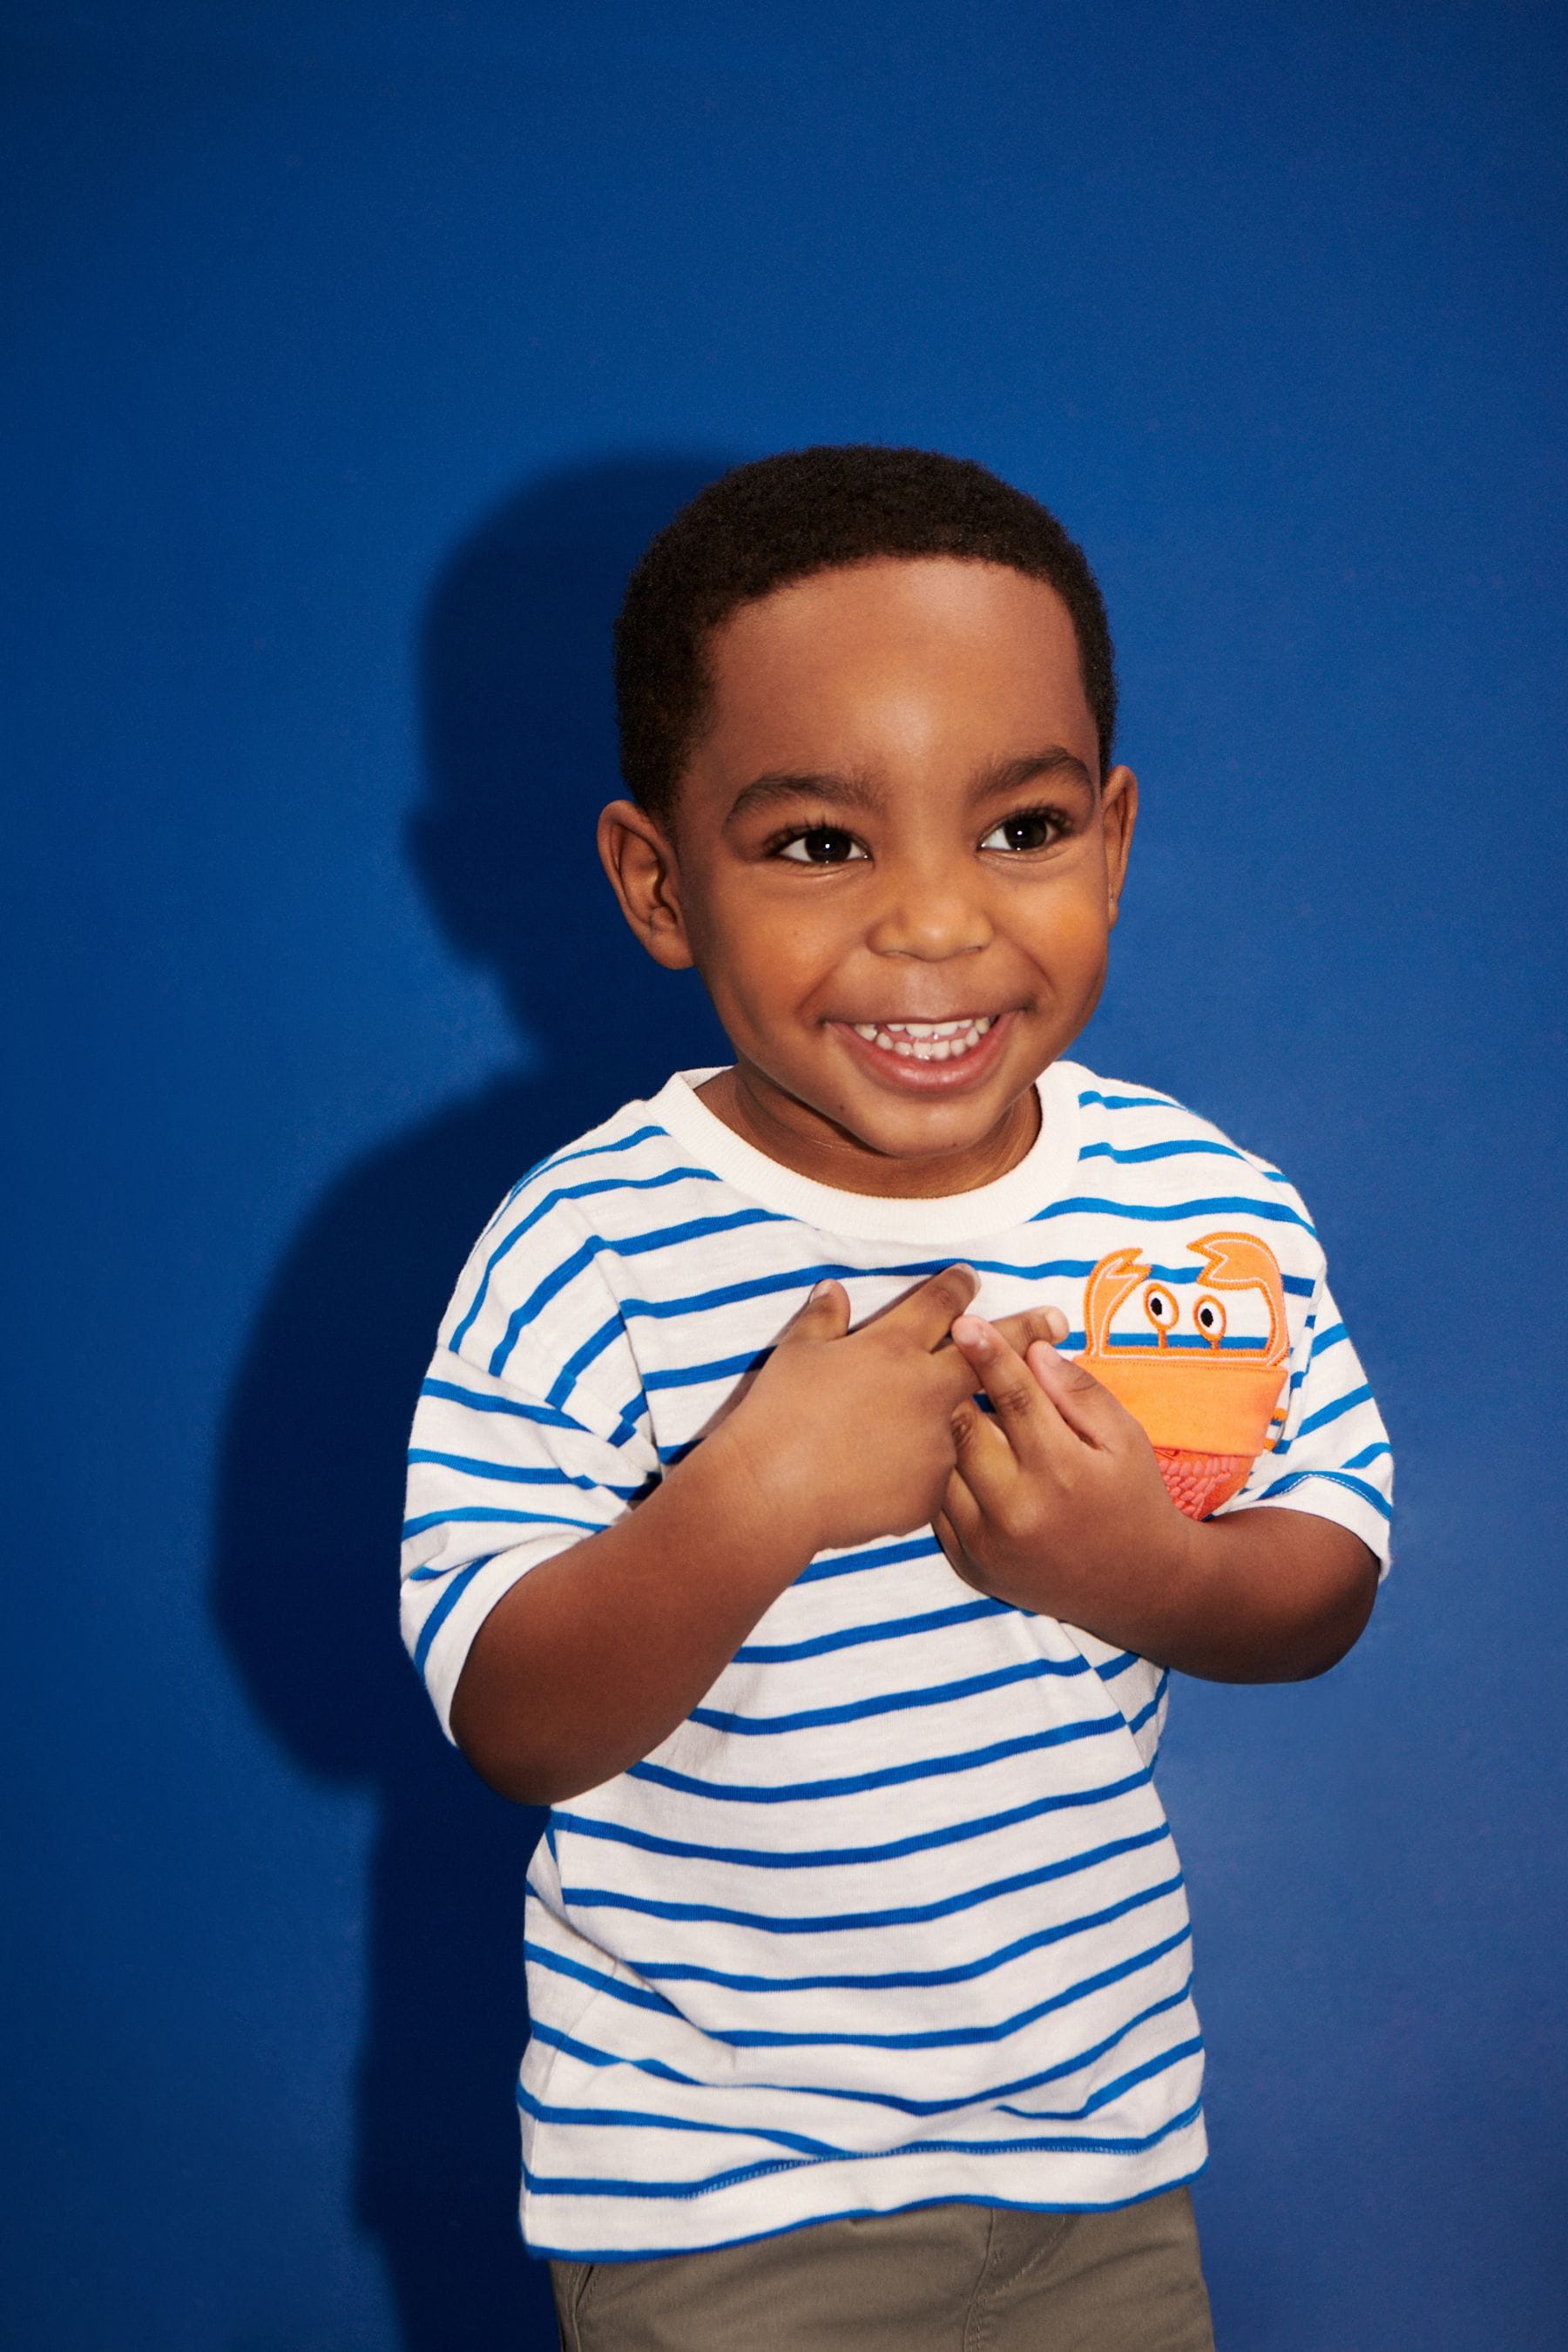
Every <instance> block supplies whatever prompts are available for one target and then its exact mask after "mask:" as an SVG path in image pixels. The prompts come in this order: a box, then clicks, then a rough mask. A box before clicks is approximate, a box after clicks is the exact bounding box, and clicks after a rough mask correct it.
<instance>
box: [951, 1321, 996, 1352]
mask: <svg viewBox="0 0 1568 2352" xmlns="http://www.w3.org/2000/svg"><path fill="white" fill-rule="evenodd" d="M952 1336H953V1338H954V1339H956V1340H957V1341H958V1344H959V1346H960V1347H961V1348H983V1347H984V1344H985V1342H986V1340H987V1339H989V1338H990V1336H991V1326H990V1325H989V1324H988V1323H986V1322H984V1320H983V1319H982V1318H981V1317H980V1316H978V1315H960V1316H957V1317H955V1318H954V1320H953V1326H952Z"/></svg>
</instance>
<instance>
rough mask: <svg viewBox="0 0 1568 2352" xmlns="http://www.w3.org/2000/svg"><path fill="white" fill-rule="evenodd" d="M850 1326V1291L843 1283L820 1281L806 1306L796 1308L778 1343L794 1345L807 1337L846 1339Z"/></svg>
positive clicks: (788, 1345) (781, 1345)
mask: <svg viewBox="0 0 1568 2352" xmlns="http://www.w3.org/2000/svg"><path fill="white" fill-rule="evenodd" d="M848 1328H849V1293H848V1292H847V1290H846V1289H845V1287H844V1285H843V1284H842V1283H841V1282H835V1281H833V1280H832V1279H831V1278H829V1279H828V1280H827V1281H826V1282H819V1283H818V1284H817V1286H816V1289H815V1290H814V1291H813V1292H812V1293H811V1296H810V1297H808V1298H807V1300H806V1302H805V1306H804V1307H799V1308H797V1309H796V1311H795V1314H794V1315H792V1316H791V1318H790V1319H789V1321H788V1322H787V1323H786V1324H785V1325H784V1329H783V1330H782V1331H781V1332H780V1334H779V1338H778V1345H779V1346H780V1347H781V1348H788V1347H793V1346H794V1345H795V1343H796V1342H797V1341H799V1340H803V1339H843V1337H844V1334H845V1333H846V1332H847V1330H848Z"/></svg>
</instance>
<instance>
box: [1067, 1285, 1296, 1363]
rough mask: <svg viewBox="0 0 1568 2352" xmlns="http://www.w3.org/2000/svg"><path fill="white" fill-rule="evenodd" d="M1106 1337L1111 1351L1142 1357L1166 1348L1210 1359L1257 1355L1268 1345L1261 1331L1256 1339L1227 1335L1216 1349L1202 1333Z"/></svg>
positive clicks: (1114, 1334)
mask: <svg viewBox="0 0 1568 2352" xmlns="http://www.w3.org/2000/svg"><path fill="white" fill-rule="evenodd" d="M1200 1279H1201V1277H1200ZM1107 1336H1108V1338H1109V1339H1110V1345H1111V1346H1112V1347H1113V1348H1133V1349H1142V1350H1143V1351H1144V1353H1145V1354H1154V1353H1156V1352H1158V1353H1163V1352H1164V1351H1165V1350H1166V1349H1176V1348H1185V1349H1192V1350H1195V1351H1197V1352H1199V1353H1201V1354H1204V1355H1209V1356H1212V1355H1215V1354H1225V1355H1243V1356H1246V1355H1257V1354H1258V1353H1259V1352H1260V1350H1261V1349H1265V1348H1267V1347H1268V1337H1267V1335H1266V1334H1265V1333H1262V1332H1259V1333H1258V1336H1257V1337H1256V1338H1255V1339H1247V1338H1244V1337H1240V1336H1238V1337H1237V1338H1235V1339H1232V1338H1231V1337H1230V1336H1229V1335H1228V1334H1227V1335H1226V1337H1224V1338H1223V1339H1221V1340H1220V1343H1219V1347H1218V1349H1216V1348H1215V1343H1214V1341H1213V1340H1212V1339H1205V1337H1204V1335H1203V1333H1202V1332H1201V1331H1168V1332H1166V1334H1165V1336H1164V1337H1163V1339H1156V1338H1155V1337H1154V1335H1153V1333H1152V1332H1148V1333H1145V1332H1142V1331H1112V1332H1110V1333H1109V1334H1108V1335H1107Z"/></svg>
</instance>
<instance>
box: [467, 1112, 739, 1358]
mask: <svg viewBox="0 0 1568 2352" xmlns="http://www.w3.org/2000/svg"><path fill="white" fill-rule="evenodd" d="M694 1075H695V1074H694ZM681 1083H682V1082H681V1081H680V1080H678V1079H674V1078H672V1079H671V1080H670V1081H669V1082H668V1085H667V1086H665V1087H663V1088H661V1089H660V1090H659V1092H658V1094H657V1095H655V1096H653V1097H649V1098H647V1099H644V1098H642V1097H637V1098H635V1099H634V1100H632V1101H630V1102H627V1103H623V1104H622V1106H621V1108H620V1109H619V1110H616V1111H614V1112H612V1113H611V1115H610V1117H609V1118H606V1119H603V1120H601V1122H600V1123H599V1125H598V1126H597V1127H594V1128H590V1129H587V1130H586V1132H585V1133H584V1134H582V1135H579V1136H575V1137H574V1138H573V1139H571V1140H570V1141H568V1142H565V1143H563V1144H562V1145H561V1146H560V1148H559V1149H558V1150H554V1151H552V1152H551V1153H550V1154H549V1156H548V1157H547V1158H546V1159H544V1160H539V1161H538V1162H537V1163H536V1164H535V1166H533V1167H532V1168H531V1169H529V1170H528V1171H527V1172H526V1174H524V1175H522V1176H521V1177H519V1179H518V1181H517V1182H516V1183H515V1184H513V1185H512V1187H511V1189H510V1192H507V1194H506V1195H505V1197H504V1199H503V1200H502V1201H501V1202H500V1206H499V1207H498V1208H497V1210H496V1212H495V1213H494V1215H493V1216H492V1217H491V1218H490V1220H489V1223H488V1224H487V1225H486V1226H485V1228H484V1230H483V1232H482V1233H481V1234H479V1239H478V1241H477V1242H476V1243H475V1244H474V1246H473V1249H472V1251H471V1252H470V1254H469V1257H468V1264H467V1265H466V1266H465V1268H464V1270H463V1273H462V1275H461V1276H460V1277H459V1279H458V1286H457V1289H456V1291H455V1292H454V1294H453V1297H452V1300H451V1304H450V1306H449V1307H448V1308H447V1315H446V1318H445V1320H444V1322H443V1324H442V1328H441V1344H442V1346H443V1347H445V1348H447V1349H450V1350H452V1351H454V1352H457V1353H460V1354H462V1355H463V1356H465V1357H467V1358H468V1359H470V1360H474V1361H476V1362H479V1363H481V1364H482V1365H483V1366H485V1367H486V1368H487V1369H488V1370H490V1371H491V1372H494V1373H499V1372H500V1370H502V1368H503V1365H505V1364H507V1363H508V1362H509V1361H510V1360H511V1358H512V1356H513V1352H514V1350H515V1349H516V1348H517V1345H518V1342H519V1340H520V1339H521V1338H522V1336H523V1335H524V1333H525V1332H526V1331H528V1330H529V1328H530V1327H532V1326H535V1325H536V1324H537V1323H538V1321H539V1318H541V1316H542V1315H543V1314H544V1312H545V1310H546V1309H549V1310H550V1316H551V1320H552V1322H553V1323H556V1324H562V1323H564V1325H565V1326H567V1327H570V1326H572V1325H573V1324H574V1323H575V1322H582V1321H583V1320H584V1318H589V1319H588V1322H587V1324H585V1326H584V1328H585V1329H587V1328H593V1325H594V1318H601V1319H602V1318H603V1317H604V1316H605V1314H607V1313H611V1312H613V1309H614V1302H613V1300H612V1298H611V1297H610V1293H609V1291H608V1290H607V1288H606V1286H605V1283H604V1279H603V1275H602V1271H601V1269H600V1267H599V1265H598V1263H597V1261H598V1259H599V1257H600V1255H601V1254H602V1253H604V1252H605V1251H606V1250H611V1251H614V1250H616V1249H620V1250H626V1249H627V1248H630V1249H633V1250H636V1249H638V1248H642V1247H646V1246H647V1244H648V1240H649V1237H650V1236H657V1235H658V1234H668V1233H670V1232H675V1233H679V1232H682V1231H684V1230H685V1229H686V1228H688V1227H689V1226H690V1225H691V1224H692V1223H693V1221H698V1222H700V1220H701V1219H702V1218H703V1216H704V1214H705V1213H712V1212H713V1211H714V1210H715V1209H716V1208H717V1207H718V1205H719V1203H718V1195H719V1193H720V1191H721V1180H720V1178H719V1177H718V1176H717V1175H715V1174H714V1172H713V1171H712V1170H711V1169H710V1168H707V1167H704V1166H703V1165H701V1164H700V1160H699V1159H698V1158H697V1157H696V1156H695V1155H694V1154H693V1153H692V1152H691V1151H690V1150H689V1148H688V1147H687V1146H686V1145H684V1144H683V1143H682V1142H681V1141H680V1140H679V1138H678V1137H677V1135H676V1134H675V1133H674V1132H673V1131H672V1129H671V1128H670V1126H669V1124H668V1119H667V1118H665V1117H664V1116H663V1115H662V1114H663V1112H664V1110H665V1109H666V1108H667V1107H668V1098H669V1097H670V1094H671V1090H672V1089H673V1088H675V1087H678V1086H679V1085H681ZM579 1336H581V1335H579Z"/></svg>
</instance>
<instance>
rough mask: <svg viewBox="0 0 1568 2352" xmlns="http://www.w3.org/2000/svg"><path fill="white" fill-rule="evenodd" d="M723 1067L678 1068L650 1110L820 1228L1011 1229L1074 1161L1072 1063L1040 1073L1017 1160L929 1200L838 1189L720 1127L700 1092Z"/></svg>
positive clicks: (945, 1232) (742, 1182)
mask: <svg viewBox="0 0 1568 2352" xmlns="http://www.w3.org/2000/svg"><path fill="white" fill-rule="evenodd" d="M720 1067H721V1065H716V1066H714V1067H713V1068H712V1069H707V1070H678V1071H677V1073H676V1074H675V1076H673V1077H672V1078H670V1079H669V1080H668V1083H667V1084H666V1085H665V1086H663V1087H660V1089H659V1091H658V1094H657V1095H655V1096H654V1097H653V1098H652V1100H651V1101H650V1102H649V1104H648V1109H649V1111H650V1112H651V1114H652V1115H653V1117H654V1118H656V1119H658V1123H659V1125H660V1126H661V1127H663V1128H665V1129H668V1132H669V1133H670V1134H671V1135H673V1136H675V1137H677V1138H678V1139H679V1141H680V1142H682V1143H683V1144H685V1145H686V1146H687V1148H688V1150H690V1151H692V1152H694V1153H695V1154H696V1155H697V1156H698V1158H700V1160H702V1162H703V1164H704V1165H705V1166H706V1167H709V1168H710V1169H711V1170H712V1171H713V1173H714V1174H715V1175H716V1176H721V1177H722V1178H723V1179H724V1181H726V1183H729V1184H732V1185H733V1186H734V1187H735V1189H736V1191H737V1192H744V1193H745V1194H746V1195H747V1197H748V1198H749V1199H751V1200H753V1201H756V1202H760V1203H761V1205H762V1206H763V1208H765V1209H774V1210H777V1211H778V1212H779V1213H780V1214H781V1215H784V1216H786V1217H795V1218H797V1219H798V1220H799V1222H800V1223H802V1224H806V1225H812V1226H815V1227H816V1230H817V1231H818V1232H820V1233H828V1234H852V1235H854V1236H855V1237H856V1238H857V1239H861V1240H867V1241H889V1242H966V1241H973V1240H975V1239H976V1238H978V1236H979V1235H981V1234H1000V1233H1009V1232H1011V1231H1012V1230H1013V1229H1014V1227H1016V1226H1017V1225H1021V1224H1026V1223H1027V1222H1028V1220H1029V1219H1030V1218H1031V1217H1034V1216H1037V1215H1038V1213H1039V1212H1040V1211H1041V1209H1043V1208H1045V1207H1047V1205H1048V1204H1049V1203H1050V1202H1052V1201H1055V1200H1058V1199H1059V1198H1060V1197H1061V1196H1062V1194H1063V1193H1064V1192H1066V1190H1067V1187H1068V1179H1069V1177H1070V1175H1071V1173H1072V1171H1073V1169H1074V1168H1075V1167H1076V1165H1077V1163H1078V1153H1079V1102H1078V1095H1079V1084H1080V1082H1081V1081H1082V1079H1083V1077H1084V1075H1085V1074H1084V1072H1083V1071H1082V1070H1081V1069H1080V1068H1079V1065H1078V1064H1077V1063H1076V1062H1053V1063H1052V1064H1051V1066H1050V1067H1049V1069H1047V1071H1045V1072H1044V1074H1043V1075H1042V1076H1041V1077H1040V1078H1039V1079H1038V1080H1037V1094H1038V1096H1039V1101H1040V1131H1039V1133H1038V1135H1037V1137H1036V1138H1035V1140H1034V1142H1033V1143H1032V1144H1031V1145H1030V1147H1029V1149H1028V1150H1027V1151H1026V1153H1025V1155H1024V1157H1023V1159H1022V1160H1019V1162H1018V1164H1017V1166H1016V1168H1010V1169H1009V1170H1008V1171H1007V1173H1006V1174H1005V1176H998V1177H997V1178H996V1179H995V1180H994V1182H992V1183H989V1184H978V1185H976V1186H975V1188H974V1190H973V1192H948V1193H943V1194H941V1195H939V1196H937V1197H936V1198H934V1199H931V1200H929V1201H927V1200H910V1199H907V1198H903V1197H891V1196H885V1195H884V1194H882V1193H879V1192H841V1191H840V1190H839V1189H838V1187H837V1185H834V1184H818V1183H817V1182H816V1181H814V1179H812V1178H811V1177H809V1176H797V1175H796V1174H795V1171H794V1169H793V1168H785V1167H784V1165H783V1164H782V1163H781V1162H780V1161H779V1160H772V1159H770V1158H769V1156H768V1154H767V1153H766V1152H765V1151H759V1150H757V1148H756V1146H755V1145H754V1144H752V1143H747V1142H746V1141H745V1140H744V1139H743V1138H742V1137H741V1136H738V1135H737V1134H736V1133H735V1132H734V1130H733V1129H732V1128H729V1127H726V1126H725V1124H724V1122H723V1120H722V1119H721V1118H718V1117H716V1116H715V1114H714V1113H713V1112H712V1111H710V1109H709V1108H708V1106H707V1104H706V1103H705V1102H703V1101H702V1100H701V1098H700V1096H699V1095H698V1092H697V1089H698V1087H700V1086H703V1085H705V1084H706V1083H707V1081H708V1080H709V1079H710V1078H711V1077H716V1076H718V1073H719V1068H720Z"/></svg>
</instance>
